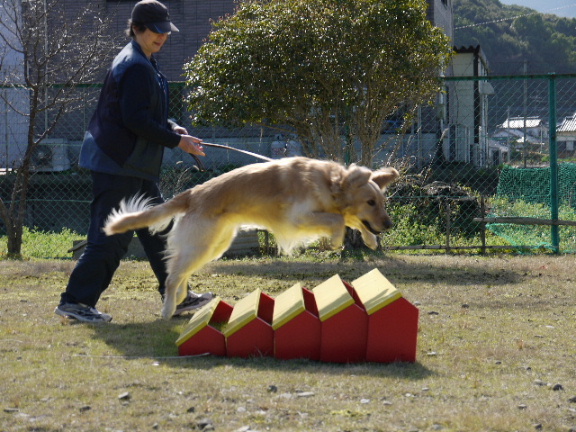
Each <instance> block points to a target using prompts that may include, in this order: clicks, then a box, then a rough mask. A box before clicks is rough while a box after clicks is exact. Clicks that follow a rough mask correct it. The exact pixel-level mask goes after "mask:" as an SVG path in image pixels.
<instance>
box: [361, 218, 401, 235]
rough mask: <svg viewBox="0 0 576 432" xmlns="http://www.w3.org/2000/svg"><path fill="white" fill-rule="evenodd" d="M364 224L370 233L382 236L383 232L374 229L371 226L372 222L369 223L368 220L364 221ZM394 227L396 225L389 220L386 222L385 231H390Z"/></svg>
mask: <svg viewBox="0 0 576 432" xmlns="http://www.w3.org/2000/svg"><path fill="white" fill-rule="evenodd" d="M362 223H363V224H364V226H365V227H366V228H367V229H368V231H370V232H371V233H372V234H374V235H378V234H382V231H377V230H375V229H374V228H372V225H370V222H368V221H367V220H363V221H362ZM393 226H394V223H393V222H392V221H391V220H387V221H386V222H384V229H385V230H387V229H390V228H392V227H393Z"/></svg>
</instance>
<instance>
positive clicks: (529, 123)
mask: <svg viewBox="0 0 576 432" xmlns="http://www.w3.org/2000/svg"><path fill="white" fill-rule="evenodd" d="M524 122H526V123H524ZM543 123H544V122H543V121H542V119H541V118H540V117H510V118H507V119H506V120H505V121H504V123H502V124H501V125H500V127H501V128H502V129H524V127H526V128H537V127H541V126H544V124H543Z"/></svg>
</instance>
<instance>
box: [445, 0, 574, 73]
mask: <svg viewBox="0 0 576 432" xmlns="http://www.w3.org/2000/svg"><path fill="white" fill-rule="evenodd" d="M453 6H454V27H455V32H454V45H455V46H457V47H460V46H470V45H474V46H475V45H480V46H481V47H482V50H483V51H484V53H485V54H486V57H487V59H488V63H489V67H490V73H491V74H493V75H502V74H521V73H523V70H524V67H525V66H524V63H525V62H527V64H526V67H527V72H528V73H530V74H539V73H550V72H556V73H576V19H573V18H562V17H558V16H556V15H548V14H540V13H538V12H536V11H535V10H533V9H530V8H526V7H521V6H508V5H504V4H502V3H500V1H498V0H454V3H453Z"/></svg>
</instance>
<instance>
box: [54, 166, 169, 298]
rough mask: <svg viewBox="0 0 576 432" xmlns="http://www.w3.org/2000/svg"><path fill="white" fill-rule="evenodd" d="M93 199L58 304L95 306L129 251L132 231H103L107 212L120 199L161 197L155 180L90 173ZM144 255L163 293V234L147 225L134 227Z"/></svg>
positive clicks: (154, 200) (164, 247)
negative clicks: (84, 236)
mask: <svg viewBox="0 0 576 432" xmlns="http://www.w3.org/2000/svg"><path fill="white" fill-rule="evenodd" d="M92 191H93V200H92V203H91V205H90V228H89V231H88V244H87V245H86V249H85V250H84V253H83V254H82V256H81V257H80V259H79V260H78V263H77V264H76V267H75V268H74V270H73V271H72V274H71V275H70V279H69V281H68V286H67V287H66V291H65V292H63V293H62V296H61V303H84V304H86V305H88V306H91V307H95V306H96V303H97V302H98V300H99V299H100V296H101V294H102V293H103V292H104V291H105V290H106V288H108V285H110V281H111V280H112V276H113V275H114V272H115V271H116V269H117V268H118V266H119V265H120V260H121V259H122V257H123V256H124V255H125V254H126V252H127V251H128V245H129V244H130V240H131V239H132V237H133V236H134V232H133V231H129V232H127V233H124V234H116V235H113V236H110V237H108V236H107V235H106V234H104V232H103V231H102V227H103V226H104V222H105V221H106V219H107V218H108V215H109V214H110V212H111V211H112V210H113V209H114V208H117V207H118V204H119V203H120V201H121V200H122V199H123V198H130V197H132V196H134V195H137V194H138V195H142V194H144V195H146V196H147V197H151V198H153V202H154V203H157V204H159V203H162V202H163V199H162V196H161V194H160V190H159V189H158V185H157V184H156V183H155V182H152V181H148V180H143V179H139V178H135V177H125V176H117V175H110V174H103V173H98V172H92ZM136 234H137V235H138V238H139V239H140V242H141V243H142V246H143V248H144V251H145V252H146V256H147V257H148V260H149V261H150V265H151V267H152V270H153V271H154V274H155V275H156V278H157V279H158V282H159V287H158V290H159V291H160V294H164V289H165V285H164V283H165V281H166V277H167V273H166V266H165V262H164V251H165V249H166V241H165V236H164V235H162V233H158V234H155V235H152V234H151V233H150V231H148V229H147V228H144V229H141V230H137V231H136Z"/></svg>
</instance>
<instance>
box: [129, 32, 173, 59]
mask: <svg viewBox="0 0 576 432" xmlns="http://www.w3.org/2000/svg"><path fill="white" fill-rule="evenodd" d="M168 36H170V33H154V32H153V31H152V30H150V29H148V28H147V29H146V30H145V31H144V32H141V33H136V37H135V40H136V42H138V45H140V48H142V51H144V54H146V56H147V57H148V58H150V56H151V55H152V54H155V53H157V52H158V51H160V50H161V49H162V46H164V43H165V42H166V41H167V40H168Z"/></svg>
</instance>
